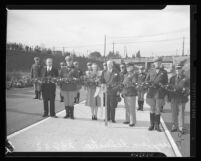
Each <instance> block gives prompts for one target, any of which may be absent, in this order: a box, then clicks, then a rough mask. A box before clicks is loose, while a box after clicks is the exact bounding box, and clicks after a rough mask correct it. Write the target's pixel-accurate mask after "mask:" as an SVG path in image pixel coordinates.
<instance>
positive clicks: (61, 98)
mask: <svg viewBox="0 0 201 161" xmlns="http://www.w3.org/2000/svg"><path fill="white" fill-rule="evenodd" d="M64 67H65V65H64V62H61V63H60V70H59V77H61V69H62V68H64ZM59 87H60V102H63V101H64V97H63V96H62V95H61V84H59Z"/></svg>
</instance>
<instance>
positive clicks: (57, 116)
mask: <svg viewBox="0 0 201 161" xmlns="http://www.w3.org/2000/svg"><path fill="white" fill-rule="evenodd" d="M50 117H53V118H58V116H56V115H55V116H50Z"/></svg>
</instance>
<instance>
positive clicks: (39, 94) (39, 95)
mask: <svg viewBox="0 0 201 161" xmlns="http://www.w3.org/2000/svg"><path fill="white" fill-rule="evenodd" d="M40 98H41V91H38V99H39V100H40Z"/></svg>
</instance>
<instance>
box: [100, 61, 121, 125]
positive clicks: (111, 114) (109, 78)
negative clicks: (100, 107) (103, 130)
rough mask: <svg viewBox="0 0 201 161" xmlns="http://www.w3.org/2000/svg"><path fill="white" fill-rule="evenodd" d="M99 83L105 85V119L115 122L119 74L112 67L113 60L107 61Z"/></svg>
mask: <svg viewBox="0 0 201 161" xmlns="http://www.w3.org/2000/svg"><path fill="white" fill-rule="evenodd" d="M101 83H103V84H106V87H107V119H108V121H109V120H112V122H113V123H115V122H116V121H115V108H116V107H117V104H118V101H117V93H118V92H119V85H120V76H119V73H118V72H117V70H116V69H115V68H114V63H113V61H110V60H109V61H108V62H107V71H106V72H104V73H103V75H102V78H101Z"/></svg>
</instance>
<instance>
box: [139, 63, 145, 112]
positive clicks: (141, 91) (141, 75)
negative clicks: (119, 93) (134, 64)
mask: <svg viewBox="0 0 201 161" xmlns="http://www.w3.org/2000/svg"><path fill="white" fill-rule="evenodd" d="M143 71H144V67H143V66H140V67H139V68H138V80H137V83H138V84H139V86H138V88H137V91H138V92H137V93H138V109H137V110H141V111H143V105H144V94H145V89H144V88H143V86H142V84H143V83H144V81H145V78H146V74H145V73H144V72H143ZM140 84H141V85H140Z"/></svg>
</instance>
